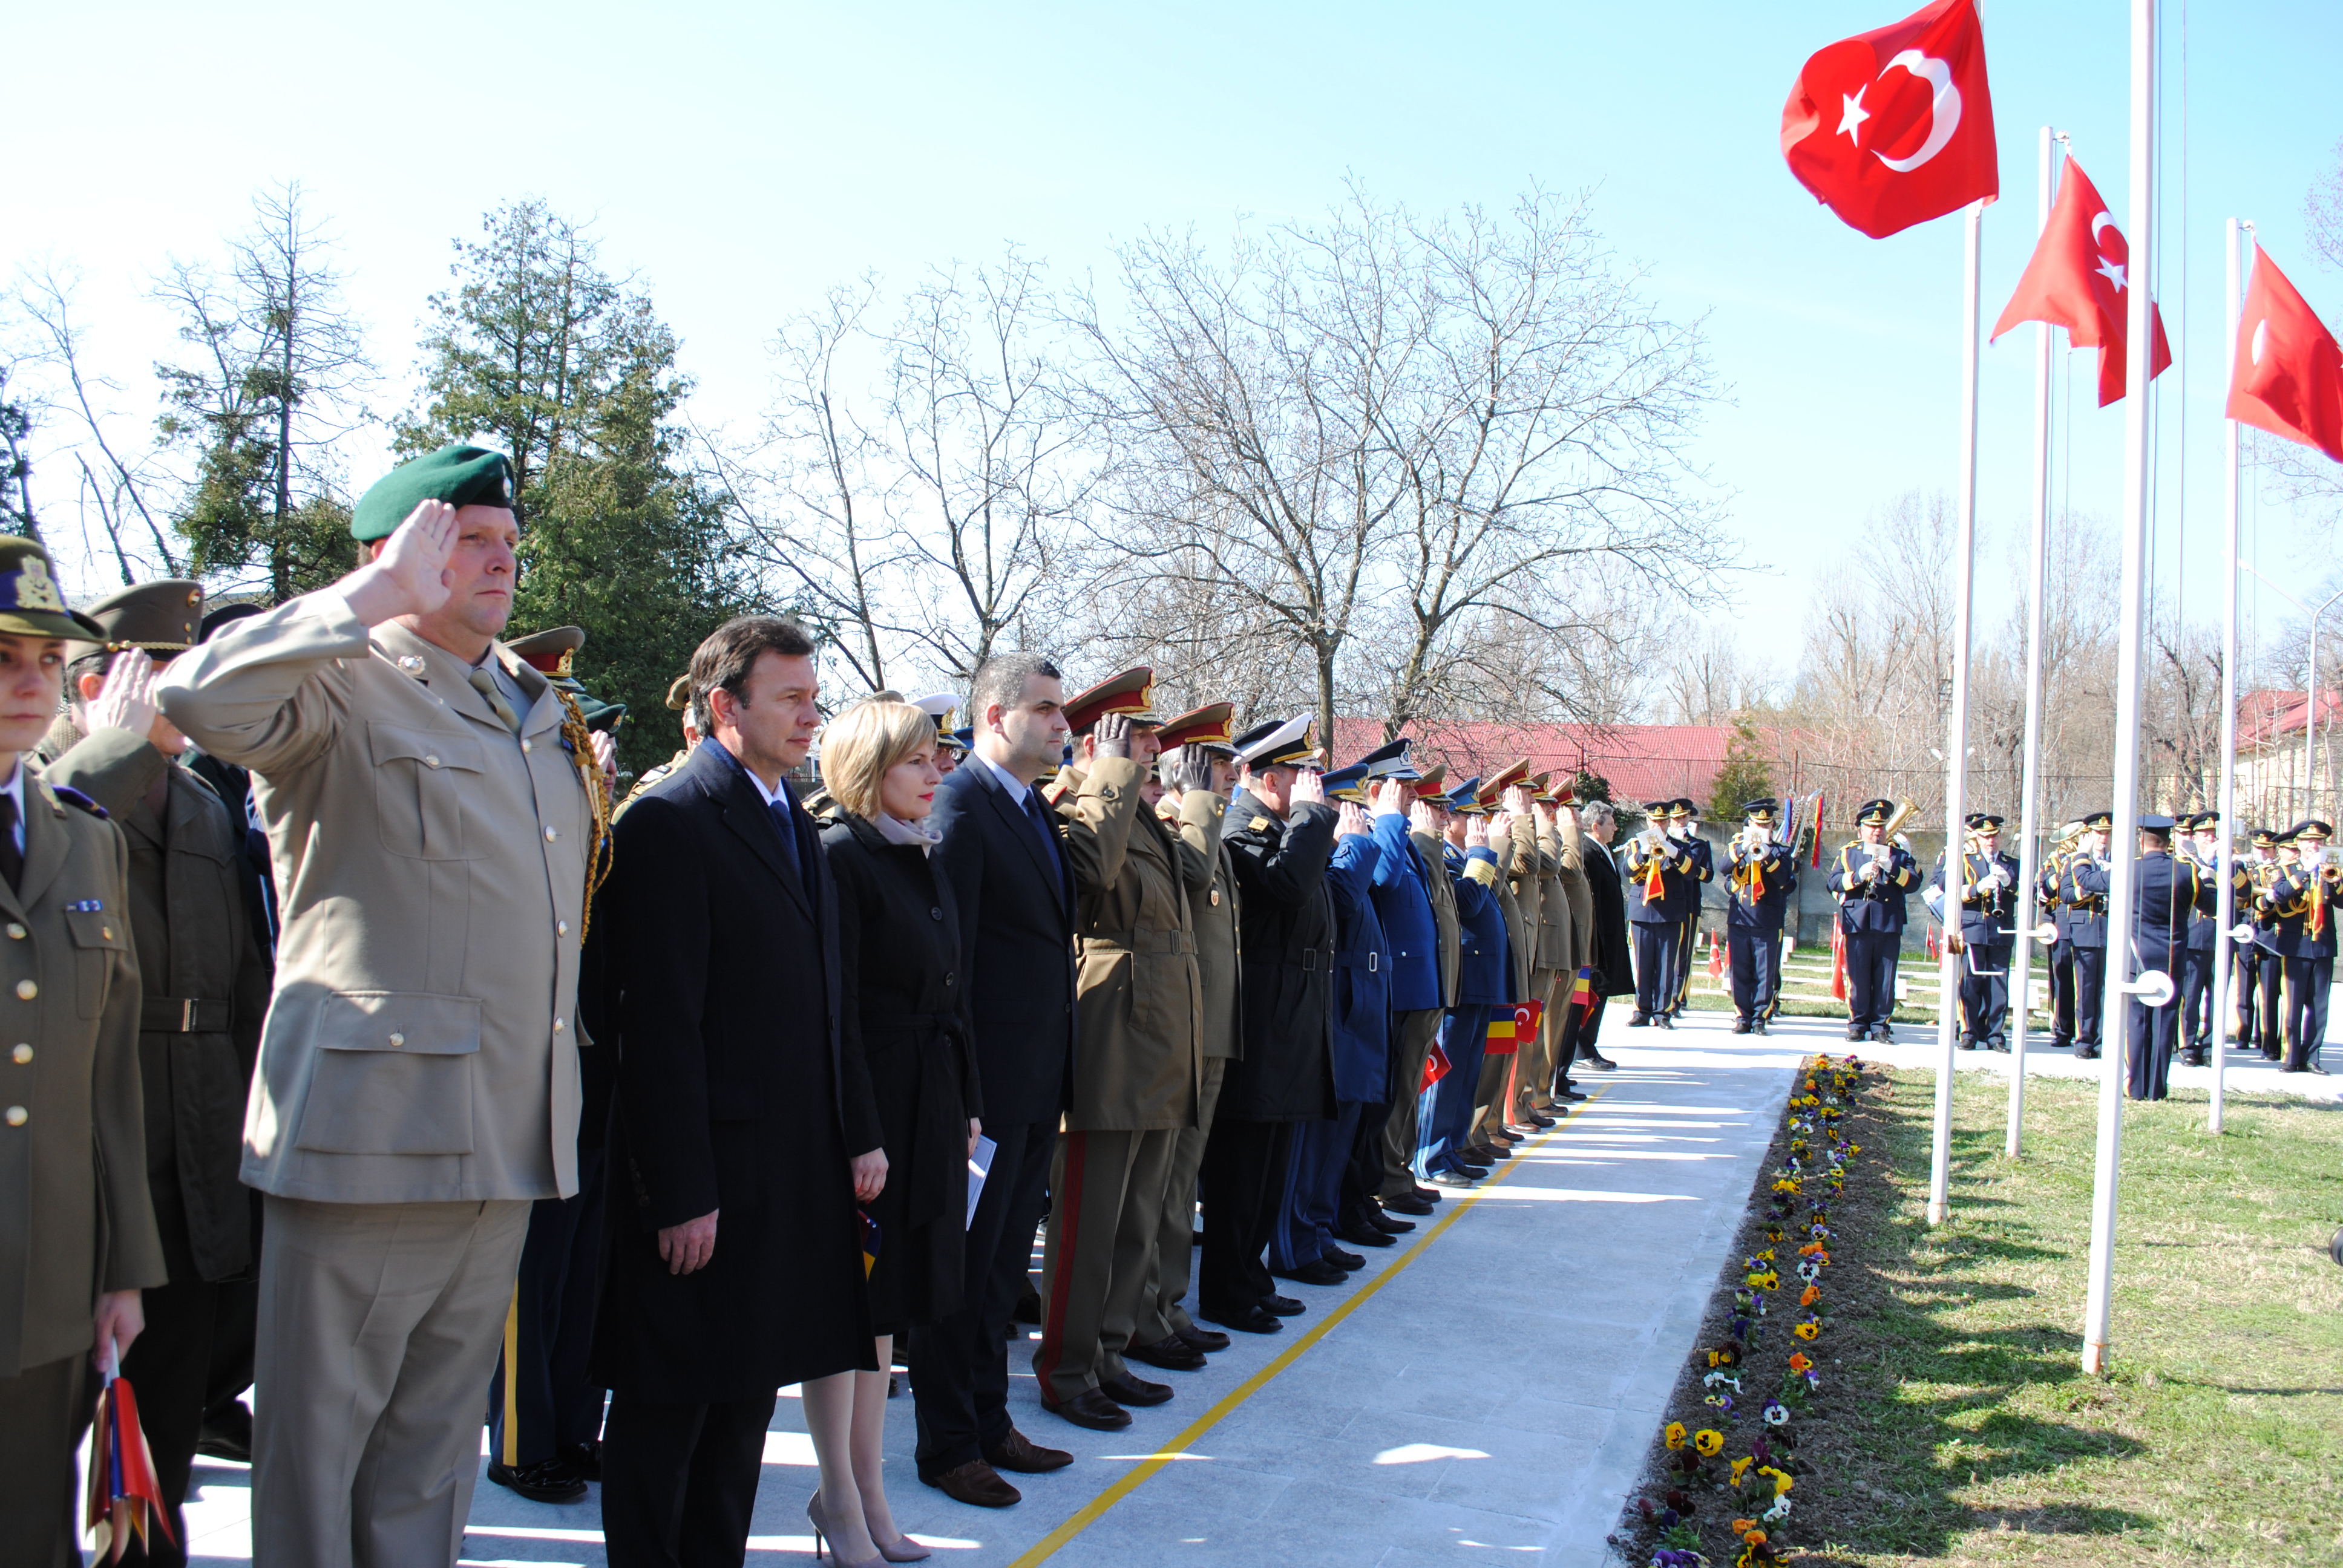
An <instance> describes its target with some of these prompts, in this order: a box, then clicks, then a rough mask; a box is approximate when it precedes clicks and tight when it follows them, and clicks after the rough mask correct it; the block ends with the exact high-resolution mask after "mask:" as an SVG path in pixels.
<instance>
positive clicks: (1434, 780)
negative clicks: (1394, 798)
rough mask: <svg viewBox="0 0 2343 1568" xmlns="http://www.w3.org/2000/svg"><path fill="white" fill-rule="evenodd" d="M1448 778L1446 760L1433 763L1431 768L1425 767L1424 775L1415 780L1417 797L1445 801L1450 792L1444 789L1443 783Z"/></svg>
mask: <svg viewBox="0 0 2343 1568" xmlns="http://www.w3.org/2000/svg"><path fill="white" fill-rule="evenodd" d="M1447 778H1448V764H1447V763H1445V762H1435V763H1433V765H1432V766H1431V767H1430V768H1428V769H1424V771H1423V777H1421V778H1419V779H1416V780H1415V798H1416V799H1419V800H1432V801H1442V802H1444V801H1445V800H1446V799H1448V792H1447V791H1446V790H1445V789H1442V788H1441V785H1442V784H1443V783H1444V782H1445V781H1446V779H1447Z"/></svg>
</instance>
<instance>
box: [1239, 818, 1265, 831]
mask: <svg viewBox="0 0 2343 1568" xmlns="http://www.w3.org/2000/svg"><path fill="white" fill-rule="evenodd" d="M1268 826H1269V819H1268V818H1266V817H1255V818H1254V819H1252V821H1250V822H1247V823H1246V824H1245V831H1246V832H1248V833H1258V832H1260V831H1261V830H1262V829H1263V828H1266V827H1268Z"/></svg>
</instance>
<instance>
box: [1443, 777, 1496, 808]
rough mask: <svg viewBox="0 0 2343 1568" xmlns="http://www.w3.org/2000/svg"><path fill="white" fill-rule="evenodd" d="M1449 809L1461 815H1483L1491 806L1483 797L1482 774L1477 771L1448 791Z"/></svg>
mask: <svg viewBox="0 0 2343 1568" xmlns="http://www.w3.org/2000/svg"><path fill="white" fill-rule="evenodd" d="M1448 809H1450V810H1451V811H1453V812H1455V813H1456V814H1457V815H1458V816H1460V817H1483V816H1486V815H1488V811H1489V808H1488V807H1487V806H1486V805H1485V804H1484V803H1483V801H1482V799H1481V776H1480V775H1479V774H1477V773H1475V774H1474V775H1473V777H1472V778H1470V779H1466V780H1464V782H1463V783H1462V784H1459V785H1458V786H1456V788H1455V789H1451V790H1450V791H1448Z"/></svg>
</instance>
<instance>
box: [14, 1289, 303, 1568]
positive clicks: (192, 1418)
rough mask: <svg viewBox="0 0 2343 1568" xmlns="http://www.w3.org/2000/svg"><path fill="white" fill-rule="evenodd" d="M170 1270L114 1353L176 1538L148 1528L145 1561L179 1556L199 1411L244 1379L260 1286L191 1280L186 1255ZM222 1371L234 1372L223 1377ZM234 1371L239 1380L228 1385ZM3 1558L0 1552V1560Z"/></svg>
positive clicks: (180, 1559)
mask: <svg viewBox="0 0 2343 1568" xmlns="http://www.w3.org/2000/svg"><path fill="white" fill-rule="evenodd" d="M174 1250H175V1251H176V1249H174ZM173 1272H174V1273H175V1274H183V1275H185V1276H186V1277H184V1278H180V1279H175V1280H173V1281H172V1282H171V1283H169V1284H167V1285H157V1286H154V1287H152V1288H150V1289H149V1290H147V1291H146V1292H144V1293H143V1295H142V1297H141V1305H142V1306H143V1307H144V1308H145V1310H146V1332H143V1333H141V1334H140V1335H139V1336H138V1338H137V1339H136V1341H135V1342H133V1343H132V1344H131V1347H130V1353H129V1354H128V1355H126V1356H124V1357H123V1358H122V1375H123V1376H125V1377H126V1378H128V1379H129V1380H130V1386H131V1387H132V1388H134V1389H136V1390H137V1392H138V1424H139V1425H140V1427H141V1428H142V1429H144V1430H145V1432H146V1446H147V1447H148V1448H149V1449H150V1450H151V1451H152V1452H153V1453H154V1456H155V1479H156V1480H157V1481H158V1482H160V1483H162V1486H163V1500H164V1502H165V1503H167V1504H168V1505H169V1506H170V1509H171V1534H172V1535H173V1536H174V1537H176V1545H175V1544H174V1543H172V1541H170V1540H166V1539H165V1538H164V1536H163V1533H161V1532H160V1531H152V1530H150V1531H149V1532H148V1533H147V1537H146V1542H147V1545H146V1561H147V1562H149V1563H172V1564H177V1563H185V1562H186V1560H187V1553H186V1542H187V1531H186V1521H185V1519H183V1518H182V1517H181V1516H180V1512H179V1511H180V1509H181V1507H182V1506H183V1505H184V1504H185V1503H186V1500H187V1478H188V1476H189V1475H190V1473H192V1472H193V1471H194V1469H195V1462H196V1439H197V1438H198V1437H200V1436H201V1435H202V1432H203V1424H204V1412H205V1410H206V1408H208V1407H209V1406H210V1405H211V1404H212V1403H213V1402H214V1401H215V1400H216V1399H218V1398H220V1397H222V1395H223V1391H224V1392H225V1397H226V1398H227V1399H231V1400H232V1399H234V1398H235V1397H236V1395H237V1394H239V1393H242V1392H244V1391H245V1389H246V1388H247V1387H249V1386H250V1384H251V1382H252V1334H253V1325H254V1321H255V1318H256V1312H257V1306H258V1302H259V1300H260V1284H259V1282H258V1281H256V1280H237V1281H234V1282H229V1283H227V1284H219V1285H216V1284H212V1283H210V1282H207V1281H204V1280H200V1279H196V1278H194V1277H193V1274H194V1269H193V1263H192V1260H189V1261H188V1263H187V1265H186V1267H185V1268H181V1267H180V1266H178V1265H177V1264H176V1263H175V1265H174V1267H173ZM223 1341H226V1342H225V1343H223ZM224 1368H231V1369H235V1370H232V1371H228V1372H226V1374H225V1375H223V1369H224ZM239 1373H240V1375H241V1378H242V1381H241V1382H235V1385H234V1386H233V1387H230V1386H228V1384H229V1383H230V1382H232V1381H233V1380H234V1379H235V1378H236V1377H237V1376H238V1375H239ZM94 1398H95V1396H94V1395H93V1400H94ZM5 1556H6V1553H5V1551H0V1559H5Z"/></svg>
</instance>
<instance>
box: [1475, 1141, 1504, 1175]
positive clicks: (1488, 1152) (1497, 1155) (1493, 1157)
mask: <svg viewBox="0 0 2343 1568" xmlns="http://www.w3.org/2000/svg"><path fill="white" fill-rule="evenodd" d="M1464 1158H1466V1159H1467V1160H1470V1161H1473V1164H1475V1165H1486V1166H1488V1167H1489V1168H1490V1169H1491V1170H1494V1169H1496V1165H1497V1161H1500V1160H1511V1159H1512V1158H1513V1151H1512V1150H1511V1149H1500V1148H1498V1147H1497V1145H1495V1144H1493V1143H1474V1144H1471V1145H1469V1146H1468V1147H1467V1148H1466V1149H1465V1151H1464Z"/></svg>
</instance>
